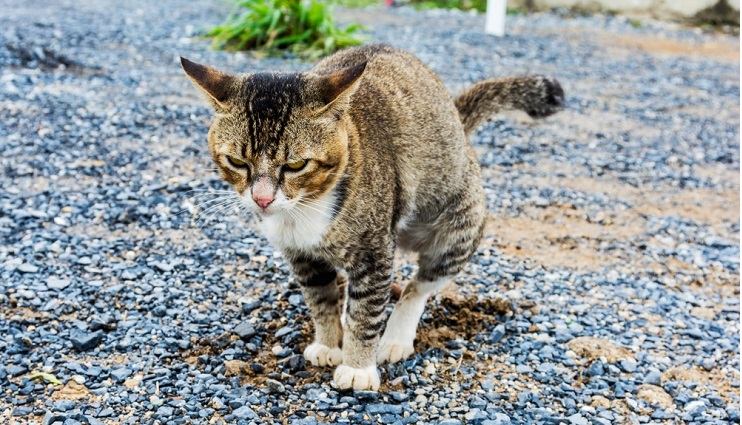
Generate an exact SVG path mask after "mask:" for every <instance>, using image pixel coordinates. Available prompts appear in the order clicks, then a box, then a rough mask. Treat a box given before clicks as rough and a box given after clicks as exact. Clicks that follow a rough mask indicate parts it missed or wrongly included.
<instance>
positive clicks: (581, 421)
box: [567, 413, 590, 425]
mask: <svg viewBox="0 0 742 425" xmlns="http://www.w3.org/2000/svg"><path fill="white" fill-rule="evenodd" d="M567 419H569V423H570V424H572V425H589V423H590V422H588V420H587V419H586V418H585V417H584V416H582V415H580V414H579V413H575V414H574V415H572V416H570V417H568V418H567Z"/></svg>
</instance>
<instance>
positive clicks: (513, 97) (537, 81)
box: [456, 75, 564, 136]
mask: <svg viewBox="0 0 742 425" xmlns="http://www.w3.org/2000/svg"><path fill="white" fill-rule="evenodd" d="M563 105H564V90H563V89H562V86H561V85H560V84H559V82H558V81H557V80H556V79H554V78H549V77H544V76H542V75H534V76H523V77H509V78H494V79H491V80H484V81H480V82H478V83H476V84H474V85H473V86H471V87H469V88H468V89H466V90H465V91H464V92H463V93H461V94H460V95H459V97H457V98H456V108H457V109H458V110H459V117H461V122H462V123H463V124H464V131H465V132H466V135H467V136H470V135H471V134H472V133H473V132H474V130H476V129H477V128H478V127H479V126H480V125H482V124H483V123H484V122H485V121H487V120H488V119H489V118H491V117H492V116H493V115H495V114H496V113H498V112H501V111H506V110H521V111H524V112H526V113H527V114H528V115H530V116H531V117H533V118H543V117H546V116H549V115H551V114H553V113H555V112H557V111H559V110H560V109H562V107H563Z"/></svg>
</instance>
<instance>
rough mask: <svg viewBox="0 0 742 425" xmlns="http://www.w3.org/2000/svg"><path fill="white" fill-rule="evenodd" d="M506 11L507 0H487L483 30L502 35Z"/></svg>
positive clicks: (503, 33)
mask: <svg viewBox="0 0 742 425" xmlns="http://www.w3.org/2000/svg"><path fill="white" fill-rule="evenodd" d="M507 12H508V2H507V0H487V20H486V22H485V24H484V32H486V33H487V34H492V35H496V36H498V37H502V36H503V35H505V15H507Z"/></svg>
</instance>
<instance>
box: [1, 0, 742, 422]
mask: <svg viewBox="0 0 742 425" xmlns="http://www.w3.org/2000/svg"><path fill="white" fill-rule="evenodd" d="M0 8H1V9H2V10H3V13H2V16H0V165H2V174H3V178H2V182H3V184H2V185H0V240H1V243H0V335H2V338H1V339H0V422H3V423H7V422H10V423H13V421H18V422H19V423H25V422H35V423H40V422H43V423H45V424H51V423H56V424H61V423H64V424H77V423H83V424H85V423H87V424H100V423H107V424H113V423H126V424H138V423H220V422H227V423H283V422H289V423H306V424H311V423H316V422H344V423H379V422H381V423H397V424H399V423H415V422H419V423H441V424H460V423H473V424H509V423H555V424H556V423H566V424H611V423H648V422H652V423H663V422H664V423H678V422H683V421H685V422H690V423H729V422H737V423H738V422H739V373H738V370H739V366H740V365H739V319H740V315H739V313H740V306H739V236H738V235H739V171H738V170H739V103H738V102H739V94H740V91H739V55H738V48H739V39H738V38H736V37H731V36H724V35H715V34H706V33H702V32H699V31H695V30H692V29H687V28H680V27H676V26H673V25H669V24H662V23H656V22H646V23H644V24H643V25H642V26H640V27H638V28H636V27H635V26H634V25H631V23H630V22H628V21H627V20H625V19H623V18H620V17H604V16H593V17H567V16H560V15H558V14H536V15H529V16H516V17H512V18H511V19H510V20H509V21H508V24H509V30H510V35H509V36H507V37H505V38H501V39H495V38H491V37H488V36H485V35H483V34H482V33H481V32H480V31H479V30H480V28H482V27H483V18H482V17H480V16H475V15H470V14H465V13H457V12H438V11H428V12H417V11H414V10H411V9H396V10H391V11H384V10H378V9H376V10H364V11H359V10H346V11H342V13H340V16H341V19H343V20H346V21H347V20H350V19H353V20H359V21H361V22H363V23H365V24H366V25H367V26H368V34H369V37H370V38H371V39H374V40H379V41H387V42H390V43H392V44H394V45H397V46H400V47H403V48H406V49H409V50H411V51H413V52H414V53H416V54H418V55H419V56H420V57H421V58H422V59H423V60H424V61H425V62H427V63H429V64H430V65H431V66H432V67H433V68H434V69H435V70H436V71H437V72H439V73H440V74H441V76H442V78H443V80H444V81H445V82H446V84H448V85H449V86H450V87H451V89H452V90H458V89H460V88H462V87H464V86H465V85H466V84H468V83H471V82H473V81H476V80H478V79H481V78H485V77H489V76H495V75H508V74H515V73H525V72H538V73H542V74H551V75H554V76H556V77H558V78H559V80H560V81H561V82H562V83H563V85H564V87H565V90H566V91H567V94H568V105H567V110H565V111H564V112H562V113H560V114H558V115H556V116H554V117H552V118H549V119H548V120H546V121H544V122H539V123H532V122H531V121H529V120H528V119H526V118H524V117H523V116H521V115H517V114H514V115H508V116H504V117H500V118H498V119H497V120H494V121H493V122H491V123H490V124H488V125H487V126H486V127H485V128H484V129H483V130H482V131H481V132H480V133H479V134H478V135H477V136H476V139H475V141H474V142H475V144H476V146H477V148H478V149H479V150H480V151H481V161H482V165H483V167H484V184H485V186H486V188H487V193H488V204H489V208H490V210H491V215H492V217H491V220H490V223H489V225H488V229H487V235H486V238H485V241H484V242H483V244H482V246H481V248H480V249H479V251H478V253H477V255H476V257H475V258H474V259H473V261H472V264H471V266H470V267H469V268H468V269H467V271H466V273H463V274H462V275H461V276H460V277H459V278H458V279H457V284H458V288H457V290H456V291H446V292H445V293H444V294H443V295H441V296H440V297H438V298H437V299H436V300H434V301H433V302H432V303H431V306H430V309H429V311H428V312H426V314H425V315H424V317H423V324H422V326H421V330H420V335H419V339H418V343H417V351H418V354H417V355H415V356H414V357H413V358H411V359H409V360H408V361H406V362H404V363H401V364H394V365H390V366H386V367H384V368H383V370H382V375H383V381H384V382H385V384H384V385H383V387H382V390H381V391H380V392H378V393H376V392H356V393H339V392H337V391H335V390H334V389H333V388H332V387H331V386H330V385H329V382H330V379H331V370H330V369H320V368H314V367H311V366H307V365H306V364H305V362H304V360H303V358H302V356H301V350H302V348H303V346H304V345H305V344H307V341H308V338H309V337H310V326H309V323H308V322H309V317H308V313H307V310H306V307H305V306H304V304H303V301H302V297H301V293H300V290H299V288H298V286H297V285H296V283H295V282H293V280H292V278H291V277H290V276H289V273H288V270H287V267H286V264H285V262H284V260H283V259H282V257H281V255H280V253H278V252H274V251H273V250H272V249H271V248H270V247H269V246H268V245H267V243H266V242H265V241H264V240H263V239H262V238H260V237H259V236H258V235H256V234H255V233H254V232H253V231H252V230H251V229H250V228H249V227H247V226H245V225H244V222H245V221H244V219H243V217H241V216H240V214H239V212H234V213H232V212H231V211H225V212H224V213H223V214H211V215H209V214H201V215H200V216H199V215H198V213H199V211H201V212H202V213H203V208H202V209H201V210H199V207H198V206H196V205H195V204H197V203H198V202H199V201H203V200H204V198H203V197H200V196H201V194H203V193H205V192H199V191H201V190H223V189H226V187H225V186H224V185H223V184H222V183H220V182H219V181H218V178H217V177H216V175H215V173H214V172H213V170H212V166H211V165H210V164H209V161H208V158H207V155H206V149H205V131H206V128H207V124H208V122H209V117H210V111H209V110H208V108H207V107H206V106H205V105H204V104H203V102H202V101H201V99H200V98H199V97H198V94H197V93H196V92H195V90H193V89H192V87H190V85H189V83H188V82H187V81H186V79H185V78H183V76H182V75H181V70H180V69H179V66H178V64H177V57H178V55H183V56H187V57H190V58H192V59H194V60H198V61H203V62H207V63H213V64H219V65H221V66H222V67H224V68H227V69H232V70H241V71H256V70H265V69H283V70H291V69H303V68H306V67H307V66H308V65H307V64H304V63H301V62H299V61H296V60H293V59H290V58H268V59H261V60H259V59H256V58H253V57H251V56H250V55H246V54H228V53H224V52H216V51H212V50H210V49H209V48H208V43H207V42H205V41H203V40H202V39H199V38H198V37H197V34H198V33H199V31H200V30H202V29H203V28H205V27H207V26H209V25H211V24H214V23H216V22H218V21H220V20H221V19H222V18H223V16H224V15H225V13H226V12H227V11H228V6H226V5H224V4H222V3H219V2H213V3H211V2H205V1H200V2H186V1H180V2H175V1H174V2H170V1H168V2H162V1H161V2H145V1H131V2H113V1H100V2H91V3H88V2H85V3H84V4H83V5H79V4H78V2H72V1H54V2H52V1H27V2H22V3H21V2H16V1H13V2H8V1H7V0H2V1H0ZM207 212H208V211H207ZM212 212H215V210H212ZM198 217H200V218H201V219H200V220H197V218H198ZM412 272H413V266H412V265H411V263H410V262H409V259H408V258H407V257H400V261H399V272H398V273H397V275H398V276H397V278H398V280H399V281H401V282H404V280H405V279H408V278H409V277H410V276H411V274H412Z"/></svg>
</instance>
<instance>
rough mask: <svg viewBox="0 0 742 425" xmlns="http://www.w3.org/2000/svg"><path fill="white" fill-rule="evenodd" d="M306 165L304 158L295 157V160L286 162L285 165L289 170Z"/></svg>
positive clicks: (298, 168)
mask: <svg viewBox="0 0 742 425" xmlns="http://www.w3.org/2000/svg"><path fill="white" fill-rule="evenodd" d="M306 165H307V160H306V159H297V160H296V161H290V162H287V163H286V165H285V167H286V169H288V170H290V171H299V170H301V169H302V168H304V166H306Z"/></svg>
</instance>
